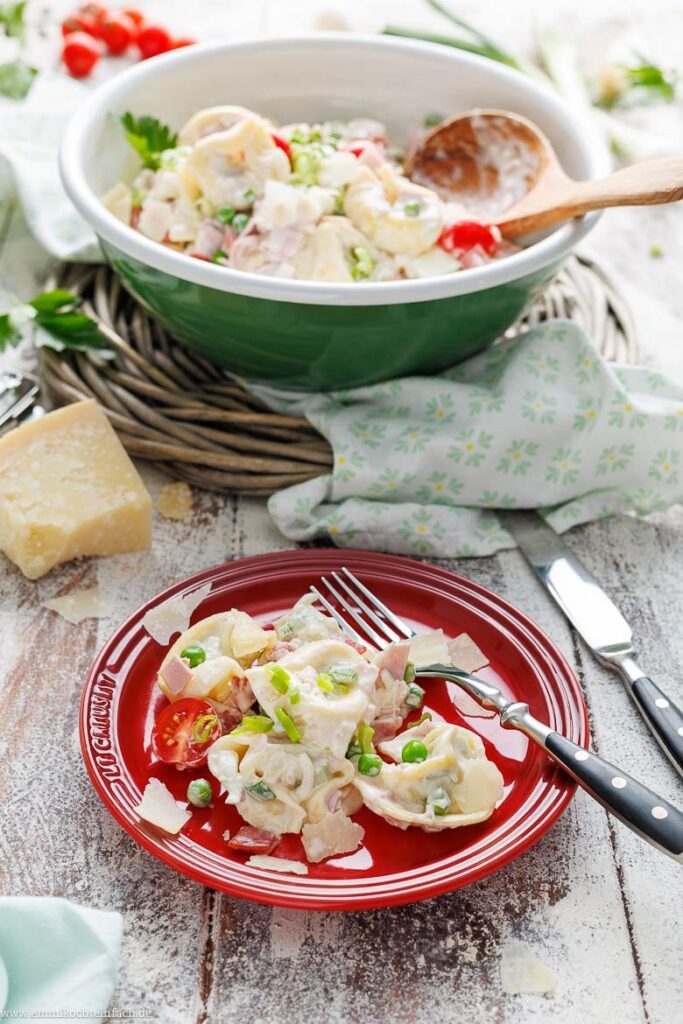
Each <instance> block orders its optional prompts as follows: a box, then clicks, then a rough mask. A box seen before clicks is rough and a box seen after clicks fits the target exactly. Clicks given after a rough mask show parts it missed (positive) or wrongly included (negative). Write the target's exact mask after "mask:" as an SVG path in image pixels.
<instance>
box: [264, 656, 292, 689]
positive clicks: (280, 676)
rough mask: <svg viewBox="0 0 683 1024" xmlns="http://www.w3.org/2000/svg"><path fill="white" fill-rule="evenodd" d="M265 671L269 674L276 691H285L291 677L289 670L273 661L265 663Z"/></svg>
mask: <svg viewBox="0 0 683 1024" xmlns="http://www.w3.org/2000/svg"><path fill="white" fill-rule="evenodd" d="M266 672H267V673H268V675H269V676H270V681H271V683H272V684H273V686H274V687H275V689H276V690H277V691H278V693H287V690H288V689H289V683H290V680H291V678H292V677H291V676H290V674H289V672H288V671H287V670H286V669H284V668H283V667H282V665H277V664H275V663H271V664H270V665H266Z"/></svg>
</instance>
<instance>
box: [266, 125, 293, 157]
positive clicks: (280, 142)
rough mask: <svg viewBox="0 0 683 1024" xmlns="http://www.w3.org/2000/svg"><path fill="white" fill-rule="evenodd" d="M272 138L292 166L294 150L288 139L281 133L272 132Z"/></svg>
mask: <svg viewBox="0 0 683 1024" xmlns="http://www.w3.org/2000/svg"><path fill="white" fill-rule="evenodd" d="M270 137H271V139H272V140H273V142H274V143H275V145H276V146H277V147H278V149H281V150H282V152H283V153H284V154H285V156H286V157H287V159H288V160H289V162H290V164H291V162H292V150H291V149H290V145H289V143H288V142H287V139H286V138H285V137H284V135H280V133H279V132H273V131H271V133H270Z"/></svg>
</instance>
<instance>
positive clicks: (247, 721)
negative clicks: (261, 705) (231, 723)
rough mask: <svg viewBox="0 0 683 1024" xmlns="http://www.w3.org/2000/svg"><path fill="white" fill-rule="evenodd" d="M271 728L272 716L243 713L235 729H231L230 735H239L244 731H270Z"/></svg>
mask: <svg viewBox="0 0 683 1024" xmlns="http://www.w3.org/2000/svg"><path fill="white" fill-rule="evenodd" d="M272 728H273V720H272V718H268V716H267V715H245V716H244V718H243V719H242V721H241V722H240V724H239V725H238V726H237V728H236V729H232V730H231V733H230V735H231V736H240V735H241V734H242V733H245V732H270V730H271V729H272Z"/></svg>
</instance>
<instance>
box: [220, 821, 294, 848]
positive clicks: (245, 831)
mask: <svg viewBox="0 0 683 1024" xmlns="http://www.w3.org/2000/svg"><path fill="white" fill-rule="evenodd" d="M280 838H281V837H280V836H276V835H274V833H273V832H267V831H266V829H264V828H253V827H252V826H251V825H243V826H242V828H241V829H240V830H239V832H238V833H237V834H236V835H234V836H233V837H232V839H230V840H229V842H228V846H229V847H230V849H231V850H237V851H238V852H239V853H272V852H273V850H274V849H275V847H276V846H277V844H278V843H279V842H280Z"/></svg>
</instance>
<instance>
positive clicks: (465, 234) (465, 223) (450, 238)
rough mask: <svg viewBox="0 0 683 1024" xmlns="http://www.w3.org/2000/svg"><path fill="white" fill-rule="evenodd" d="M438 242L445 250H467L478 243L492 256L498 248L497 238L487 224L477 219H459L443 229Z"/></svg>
mask: <svg viewBox="0 0 683 1024" xmlns="http://www.w3.org/2000/svg"><path fill="white" fill-rule="evenodd" d="M438 244H439V245H440V246H441V248H442V249H445V250H446V252H455V251H457V250H460V251H461V252H467V250H468V249H474V247H475V245H480V246H481V247H482V249H483V250H484V252H487V253H488V254H489V256H493V254H494V253H495V251H496V249H497V248H498V239H497V238H496V235H495V234H494V232H493V229H492V228H490V227H489V226H488V224H480V223H479V221H478V220H459V221H458V222H457V223H456V224H449V225H448V227H445V228H444V229H443V231H442V232H441V237H440V238H439V243H438Z"/></svg>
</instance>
